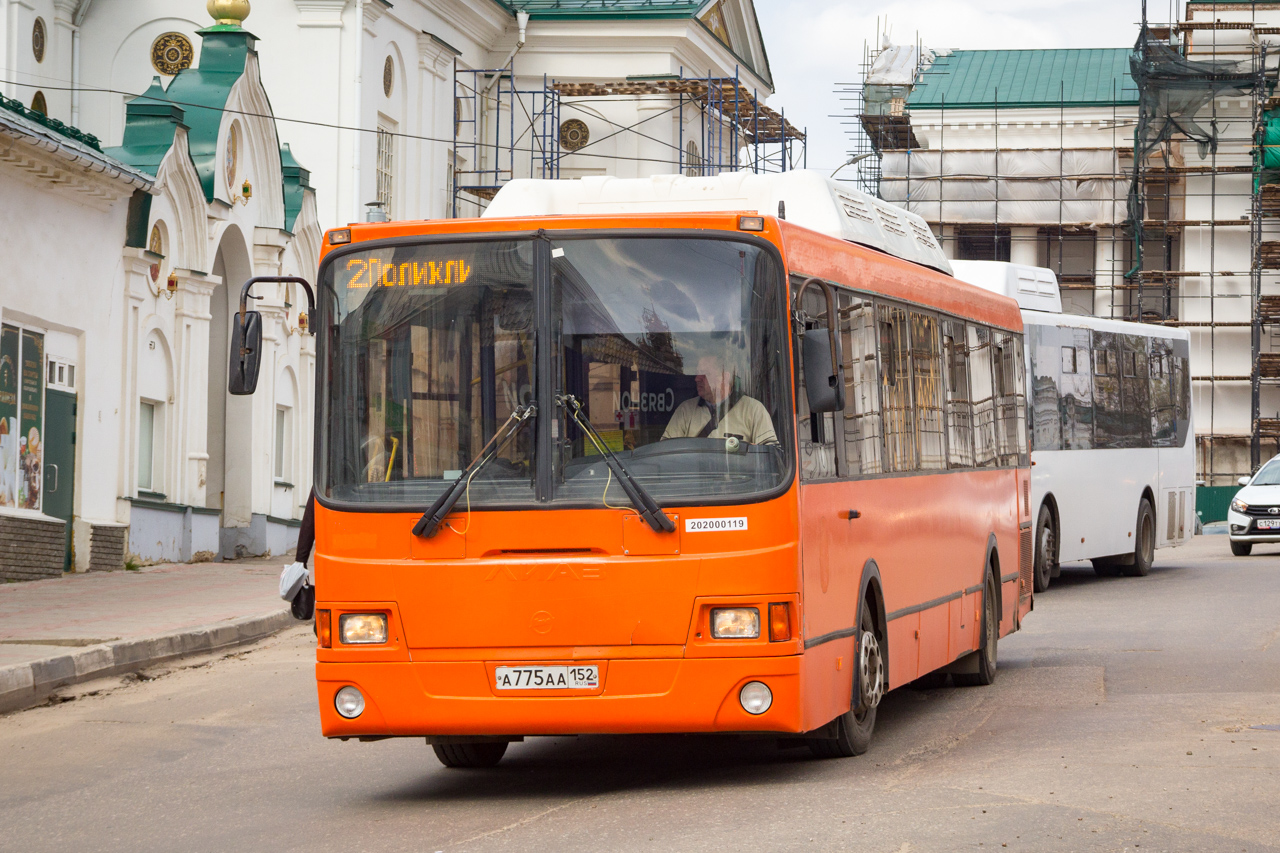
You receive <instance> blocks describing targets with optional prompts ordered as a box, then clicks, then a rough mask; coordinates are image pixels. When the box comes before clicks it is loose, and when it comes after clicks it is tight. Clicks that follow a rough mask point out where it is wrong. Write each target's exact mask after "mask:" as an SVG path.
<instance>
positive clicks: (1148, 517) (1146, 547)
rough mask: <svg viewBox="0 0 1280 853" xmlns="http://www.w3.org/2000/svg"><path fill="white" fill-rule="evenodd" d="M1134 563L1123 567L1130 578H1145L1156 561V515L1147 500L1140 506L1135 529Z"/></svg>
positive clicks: (1143, 500)
mask: <svg viewBox="0 0 1280 853" xmlns="http://www.w3.org/2000/svg"><path fill="white" fill-rule="evenodd" d="M1134 539H1135V540H1137V541H1135V542H1134V544H1133V562H1132V563H1130V564H1128V565H1125V566H1121V570H1122V571H1123V572H1124V573H1125V574H1126V575H1128V576H1129V577H1134V578H1145V577H1146V576H1147V575H1148V574H1150V573H1151V564H1152V563H1154V562H1155V561H1156V514H1155V512H1153V511H1152V509H1151V501H1149V500H1147V499H1146V498H1143V499H1142V502H1141V503H1139V504H1138V525H1137V527H1136V528H1134Z"/></svg>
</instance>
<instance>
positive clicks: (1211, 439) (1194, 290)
mask: <svg viewBox="0 0 1280 853" xmlns="http://www.w3.org/2000/svg"><path fill="white" fill-rule="evenodd" d="M1189 6H1190V8H1189V9H1188V13H1187V18H1188V19H1187V20H1175V21H1173V22H1171V23H1168V24H1162V25H1156V24H1150V23H1148V22H1146V20H1145V18H1146V14H1145V9H1144V13H1143V17H1144V22H1143V27H1142V30H1141V31H1140V36H1139V38H1138V42H1137V44H1136V45H1135V48H1134V49H1133V51H1132V54H1131V59H1130V62H1129V66H1130V69H1131V73H1130V75H1129V77H1128V78H1126V79H1125V80H1124V81H1123V85H1118V84H1113V93H1112V97H1111V98H1110V106H1109V107H1108V108H1106V109H1105V112H1106V113H1109V114H1110V115H1109V116H1104V115H1103V113H1104V109H1103V108H1102V107H1100V106H1094V107H1092V108H1091V109H1090V110H1086V111H1082V110H1081V109H1079V104H1073V103H1072V102H1071V100H1070V99H1069V97H1068V94H1067V92H1066V91H1065V86H1064V87H1063V88H1062V89H1060V90H1059V92H1058V93H1057V94H1058V98H1057V101H1058V103H1057V104H1056V105H1053V104H1052V103H1051V99H1045V102H1044V103H1040V104H1037V105H1036V107H1035V108H1034V110H1033V111H1032V112H1034V114H1031V112H1029V108H1028V107H1026V106H1025V105H1022V104H1002V103H1001V97H1000V95H1001V93H1000V91H999V89H995V90H994V92H993V97H991V98H990V103H989V104H985V105H983V106H982V107H981V108H977V107H975V106H973V105H959V104H958V105H955V106H952V105H949V104H947V103H946V101H945V98H944V99H943V100H942V102H941V103H938V102H937V97H936V96H935V97H934V98H933V99H932V101H931V102H930V105H929V106H928V107H920V106H912V102H913V101H920V102H923V101H924V100H925V99H921V98H911V97H910V94H911V93H910V91H909V92H907V93H905V94H904V96H902V97H901V99H900V100H898V101H897V102H896V103H894V102H893V101H892V100H891V101H890V108H889V109H888V110H883V109H881V108H880V107H879V106H877V104H876V103H875V100H874V99H873V98H871V97H868V91H867V90H868V88H869V87H867V86H866V85H865V80H866V75H867V71H868V70H869V68H870V67H871V66H872V65H873V64H874V63H875V60H876V56H877V54H876V53H875V52H872V51H864V63H863V66H864V68H863V80H864V83H863V84H854V85H847V86H842V87H840V88H839V89H838V94H840V95H841V96H843V97H845V98H846V99H847V103H848V104H849V105H850V106H851V107H852V113H851V114H849V115H846V116H845V119H846V123H847V124H848V125H849V134H850V142H851V151H850V153H851V154H852V155H855V156H856V155H858V154H862V153H868V152H870V153H871V154H872V155H873V156H872V157H869V158H868V161H866V162H874V163H875V167H874V168H873V169H869V170H864V171H863V173H862V174H860V176H859V177H860V179H861V180H862V182H863V183H864V184H865V186H864V188H865V189H868V190H869V191H872V192H874V193H875V194H877V195H879V196H880V197H881V198H884V199H885V200H887V201H891V202H892V203H895V204H898V205H900V206H903V207H905V208H907V209H908V210H911V211H912V212H915V213H918V214H920V215H921V216H923V217H924V218H925V219H926V220H927V221H929V222H930V224H931V225H932V226H933V228H934V230H935V232H936V233H937V236H938V238H939V240H940V241H941V242H942V244H943V246H944V248H946V249H947V252H948V254H949V255H950V256H952V257H967V258H973V259H989V260H1014V261H1020V262H1024V263H1033V264H1035V265H1039V266H1047V267H1050V268H1051V269H1053V270H1054V271H1055V272H1056V273H1057V274H1058V278H1059V281H1060V287H1061V290H1062V293H1063V301H1064V310H1067V311H1077V312H1081V313H1089V314H1094V315H1097V316H1110V317H1114V318H1117V319H1127V320H1138V321H1143V322H1148V323H1159V324H1164V325H1169V326H1177V327H1183V328H1187V329H1188V330H1189V331H1190V332H1191V334H1192V359H1193V369H1194V370H1195V374H1194V376H1193V380H1194V382H1193V393H1194V394H1195V397H1196V401H1197V418H1198V420H1197V424H1196V428H1197V430H1198V434H1197V443H1198V446H1197V450H1198V454H1197V456H1198V472H1199V476H1200V479H1201V481H1202V482H1203V483H1204V484H1206V485H1210V486H1214V485H1221V486H1226V485H1229V484H1234V482H1235V478H1236V477H1238V476H1240V475H1244V474H1249V473H1251V472H1252V471H1255V470H1257V467H1258V465H1259V463H1260V462H1261V461H1263V460H1264V459H1265V457H1266V455H1269V454H1270V453H1274V452H1280V98H1275V97H1273V92H1274V89H1275V86H1276V61H1275V59H1276V56H1277V50H1280V48H1277V47H1276V46H1275V44H1272V45H1268V43H1267V42H1268V40H1272V41H1276V40H1275V39H1274V38H1271V39H1269V37H1275V36H1277V35H1280V10H1276V8H1275V6H1274V4H1270V5H1269V6H1268V4H1256V3H1254V4H1251V3H1239V4H1231V6H1230V8H1228V7H1227V5H1226V4H1219V5H1217V6H1216V7H1215V6H1214V4H1212V3H1209V2H1203V3H1201V2H1192V3H1190V4H1189ZM1227 12H1231V13H1233V16H1234V17H1235V18H1237V19H1239V20H1226V21H1224V20H1221V18H1224V17H1228V15H1227V14H1225V13H1227ZM1196 13H1199V18H1206V19H1205V20H1200V19H1197V15H1196ZM1205 13H1210V14H1205ZM1264 17H1265V18H1266V20H1260V19H1261V18H1264ZM1246 19H1247V20H1246ZM946 71H947V69H946V68H945V67H944V68H943V69H942V70H941V71H938V70H937V69H936V67H923V66H922V67H921V68H920V69H919V71H918V74H917V77H916V85H919V83H926V84H927V83H929V82H930V81H931V79H932V78H933V75H935V74H938V73H946ZM1059 85H1062V84H1059ZM1103 102H1105V99H1099V103H1100V104H1101V103H1103ZM1268 130H1270V133H1271V136H1270V137H1268ZM1273 150H1274V152H1275V153H1271V152H1272V151H1273ZM1269 154H1270V156H1271V157H1274V158H1275V162H1270V163H1269V162H1268V155H1269ZM1272 170H1275V171H1272ZM1033 244H1034V245H1033Z"/></svg>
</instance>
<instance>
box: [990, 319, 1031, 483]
mask: <svg viewBox="0 0 1280 853" xmlns="http://www.w3.org/2000/svg"><path fill="white" fill-rule="evenodd" d="M993 335H994V338H995V356H994V366H995V380H994V381H995V393H996V406H995V412H996V435H997V437H998V441H999V454H1000V464H1001V465H1017V464H1019V463H1020V461H1021V460H1022V459H1023V458H1024V457H1025V456H1026V455H1027V427H1026V424H1027V409H1026V406H1027V403H1026V398H1025V397H1024V396H1023V392H1022V385H1023V382H1022V339H1021V337H1020V336H1018V335H1016V334H1012V333H1009V332H994V333H993Z"/></svg>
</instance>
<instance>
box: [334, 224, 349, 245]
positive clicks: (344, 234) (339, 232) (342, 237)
mask: <svg viewBox="0 0 1280 853" xmlns="http://www.w3.org/2000/svg"><path fill="white" fill-rule="evenodd" d="M350 242H351V229H350V228H338V229H336V230H334V231H330V232H329V245H330V246H340V245H342V244H343V243H350Z"/></svg>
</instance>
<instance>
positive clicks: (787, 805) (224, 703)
mask: <svg viewBox="0 0 1280 853" xmlns="http://www.w3.org/2000/svg"><path fill="white" fill-rule="evenodd" d="M313 642H314V640H313V638H312V636H311V634H310V631H309V630H307V629H305V628H296V629H293V630H291V631H288V632H286V633H283V634H280V635H277V636H276V637H274V638H272V639H269V640H267V641H265V642H263V643H261V644H259V645H257V646H254V647H251V648H249V649H246V650H242V651H240V652H238V653H235V654H230V655H224V656H220V657H214V658H209V659H206V660H203V661H196V662H190V664H188V663H180V664H175V665H171V666H172V667H173V668H172V669H171V670H169V671H167V672H164V671H154V672H153V673H152V674H153V675H156V676H158V677H155V678H154V679H153V680H149V681H143V682H133V683H128V684H120V683H119V681H118V680H111V681H104V682H97V683H96V684H90V685H83V686H82V687H81V688H79V689H81V690H85V691H90V692H94V693H95V695H83V696H81V697H80V698H77V699H76V700H75V701H69V702H66V703H64V704H61V705H59V706H56V707H41V708H34V709H31V710H28V711H23V712H21V713H17V714H12V715H9V716H7V717H0V767H2V768H4V772H2V773H0V827H2V829H0V848H2V849H15V850H33V851H39V850H67V849H76V850H130V851H139V850H226V849H248V850H261V849H277V850H307V851H313V850H318V849H335V848H341V849H351V850H379V851H381V850H413V851H422V850H425V851H434V850H449V851H455V850H457V851H494V850H497V851H503V850H520V851H528V850H554V851H556V853H573V851H595V850H664V851H666V850H678V851H684V850H691V851H703V850H711V849H750V850H760V851H773V850H795V851H800V850H804V851H810V850H813V851H845V850H859V851H884V853H913V852H914V851H951V850H962V849H964V850H984V849H990V850H1000V851H1004V850H1024V851H1042V850H1045V851H1120V850H1136V851H1148V850H1151V851H1159V850H1164V851H1178V853H1182V851H1213V853H1219V851H1236V850H1240V851H1267V850H1280V784H1278V783H1280V731H1276V730H1271V729H1260V728H1254V727H1255V726H1268V725H1275V724H1280V549H1259V553H1258V554H1256V555H1255V556H1253V557H1250V558H1247V559H1242V558H1233V557H1231V556H1230V554H1229V552H1228V550H1227V543H1226V540H1225V538H1224V537H1203V538H1201V539H1198V540H1197V541H1196V542H1195V543H1194V544H1193V545H1191V546H1188V547H1187V548H1184V549H1179V550H1174V551H1168V552H1165V551H1162V552H1160V553H1159V554H1158V559H1157V565H1156V568H1155V570H1154V571H1153V572H1152V574H1151V575H1150V576H1149V577H1147V578H1115V579H1099V578H1095V577H1094V576H1093V572H1092V570H1091V569H1089V568H1088V567H1087V566H1083V567H1067V569H1066V570H1065V571H1064V574H1063V577H1062V579H1061V581H1060V582H1058V583H1057V584H1055V586H1054V587H1053V589H1051V590H1050V591H1049V592H1048V593H1046V594H1044V595H1042V596H1040V597H1039V598H1038V600H1037V605H1036V610H1035V611H1034V613H1032V614H1031V616H1030V617H1029V618H1028V620H1027V622H1026V624H1025V628H1024V630H1023V631H1022V632H1021V633H1020V634H1018V635H1016V636H1014V637H1011V638H1009V639H1007V640H1006V641H1003V642H1002V643H1001V645H1000V673H999V677H998V679H997V681H996V683H995V685H993V686H991V687H987V688H967V689H958V688H942V689H937V690H927V691H916V690H910V689H907V690H899V691H896V692H895V693H893V694H890V696H889V697H888V698H887V699H886V701H885V703H884V705H883V706H882V710H881V712H880V715H879V721H878V729H877V732H876V737H875V742H874V743H873V744H872V748H871V751H870V752H869V753H868V754H867V755H865V756H862V757H860V758H854V759H847V760H837V761H817V760H813V759H811V758H809V757H808V753H807V752H805V751H791V750H788V751H779V750H778V749H777V748H776V747H775V745H774V744H773V743H772V742H767V741H757V742H750V741H741V740H736V739H729V738H714V737H633V738H607V737H583V738H538V739H533V740H530V741H527V742H525V743H523V744H516V745H513V747H512V748H511V750H510V751H509V752H508V755H507V758H506V759H505V760H504V761H503V763H502V764H501V765H499V767H498V768H496V769H493V770H484V771H458V770H445V769H443V768H442V767H440V766H439V765H438V764H437V763H436V761H435V758H434V756H433V755H432V752H431V750H430V748H429V747H426V746H424V745H423V744H422V742H421V741H418V740H391V741H382V742H378V743H371V744H360V743H355V742H349V743H341V742H332V743H331V742H328V741H325V740H323V739H321V738H320V736H319V729H318V719H317V712H316V708H315V693H314V683H313V670H312V666H311V662H312V660H313V653H312V644H313Z"/></svg>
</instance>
